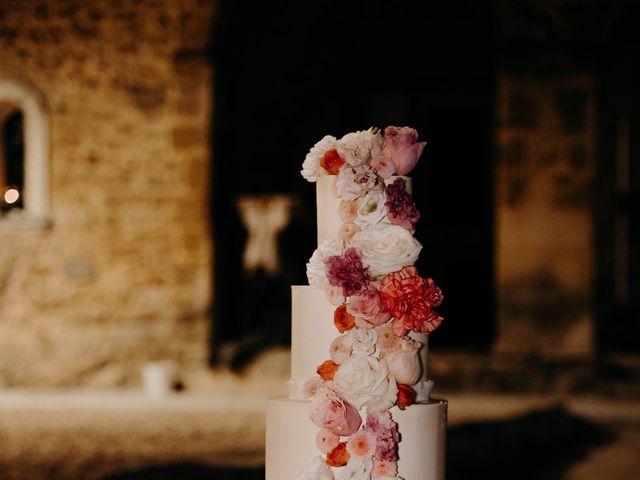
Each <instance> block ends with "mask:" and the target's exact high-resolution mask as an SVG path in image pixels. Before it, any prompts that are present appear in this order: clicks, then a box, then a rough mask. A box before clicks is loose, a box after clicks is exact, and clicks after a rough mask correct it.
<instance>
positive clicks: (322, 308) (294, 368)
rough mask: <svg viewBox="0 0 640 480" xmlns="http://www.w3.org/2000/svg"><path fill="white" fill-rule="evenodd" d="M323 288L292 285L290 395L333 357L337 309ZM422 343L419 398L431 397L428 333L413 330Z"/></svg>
mask: <svg viewBox="0 0 640 480" xmlns="http://www.w3.org/2000/svg"><path fill="white" fill-rule="evenodd" d="M335 308H336V307H334V306H333V305H331V304H330V303H329V301H328V300H327V298H326V296H325V294H324V292H323V291H322V290H320V289H318V288H314V287H311V286H308V285H294V286H292V287H291V380H290V384H289V387H290V388H289V398H302V397H301V395H302V386H303V385H304V383H305V382H306V381H307V380H309V379H310V378H311V377H313V376H316V369H317V368H318V366H319V365H320V364H321V363H322V362H324V361H325V360H329V359H330V354H329V346H330V345H331V342H333V340H334V339H335V338H336V337H337V336H338V335H340V332H338V330H337V329H336V327H335V325H334V323H333V314H334V311H335ZM410 335H411V337H412V338H413V339H414V340H417V341H419V342H420V343H421V344H422V347H421V348H420V365H421V370H422V374H421V376H420V380H419V381H418V383H417V384H415V385H414V390H416V392H417V395H418V397H417V401H428V397H429V390H430V386H431V383H430V382H427V356H428V344H427V340H428V337H427V335H424V334H420V333H413V332H412V333H411V334H410Z"/></svg>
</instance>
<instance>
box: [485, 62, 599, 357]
mask: <svg viewBox="0 0 640 480" xmlns="http://www.w3.org/2000/svg"><path fill="white" fill-rule="evenodd" d="M595 98H596V96H595V80H594V77H593V75H590V74H579V73H577V74H572V75H564V76H547V77H542V78H540V77H538V78H536V77H533V76H529V77H523V76H516V75H512V74H507V73H504V74H502V75H501V77H500V80H499V82H498V125H497V130H496V135H497V145H498V150H499V156H498V161H497V163H496V175H495V178H496V207H495V208H496V228H495V236H496V254H497V265H496V277H497V278H496V280H497V289H498V338H497V341H496V350H497V351H498V352H500V353H506V354H515V355H519V356H527V355H534V356H539V357H543V358H558V357H560V358H562V357H583V358H589V357H590V356H591V355H592V353H593V348H594V347H593V314H592V306H591V298H592V292H591V285H592V283H593V275H594V274H593V269H594V267H593V258H594V239H593V205H592V201H593V200H592V199H593V181H594V175H595V163H596V162H595V158H596V143H595V138H596V101H595Z"/></svg>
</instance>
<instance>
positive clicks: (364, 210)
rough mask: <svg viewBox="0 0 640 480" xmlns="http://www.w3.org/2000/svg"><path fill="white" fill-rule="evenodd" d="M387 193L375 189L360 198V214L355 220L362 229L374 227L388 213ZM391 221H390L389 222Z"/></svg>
mask: <svg viewBox="0 0 640 480" xmlns="http://www.w3.org/2000/svg"><path fill="white" fill-rule="evenodd" d="M386 201H387V195H386V194H385V193H384V190H373V191H371V192H369V193H367V194H366V195H365V196H363V197H360V198H359V199H358V216H357V217H356V219H355V220H354V221H353V223H355V224H356V225H358V226H359V227H360V228H361V229H363V230H364V229H365V228H368V227H372V226H375V225H377V224H378V223H380V222H381V221H382V220H384V218H385V217H386V215H387V208H386V207H385V202H386ZM387 223H390V222H387Z"/></svg>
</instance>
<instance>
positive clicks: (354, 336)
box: [336, 328, 378, 363]
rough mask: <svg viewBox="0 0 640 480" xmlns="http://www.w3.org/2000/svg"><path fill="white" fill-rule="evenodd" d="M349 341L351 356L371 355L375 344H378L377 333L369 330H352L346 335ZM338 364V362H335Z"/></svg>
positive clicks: (374, 351)
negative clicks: (351, 350)
mask: <svg viewBox="0 0 640 480" xmlns="http://www.w3.org/2000/svg"><path fill="white" fill-rule="evenodd" d="M347 335H348V336H349V339H350V340H351V345H352V349H353V355H354V356H356V355H373V354H374V353H376V343H377V342H378V332H376V330H375V329H373V328H369V329H365V328H352V329H351V330H349V332H348V333H347ZM336 363H338V362H336Z"/></svg>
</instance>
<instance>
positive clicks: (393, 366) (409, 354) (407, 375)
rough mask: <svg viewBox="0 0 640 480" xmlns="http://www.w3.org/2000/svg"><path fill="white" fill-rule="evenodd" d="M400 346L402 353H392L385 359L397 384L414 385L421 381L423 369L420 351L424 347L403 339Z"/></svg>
mask: <svg viewBox="0 0 640 480" xmlns="http://www.w3.org/2000/svg"><path fill="white" fill-rule="evenodd" d="M400 345H401V350H400V351H396V352H390V353H388V354H387V355H385V357H384V359H385V360H386V361H387V366H388V367H389V371H390V372H391V375H393V376H394V377H395V378H396V382H398V383H404V384H405V385H413V384H414V383H416V382H417V381H418V380H419V379H420V373H421V368H420V358H419V357H418V350H420V347H421V346H422V345H421V344H420V343H419V342H415V341H413V340H411V339H402V340H401V341H400Z"/></svg>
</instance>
